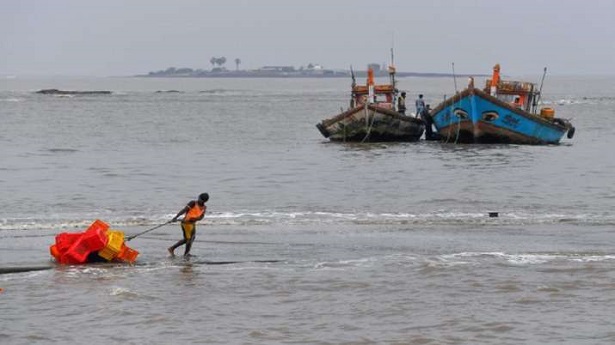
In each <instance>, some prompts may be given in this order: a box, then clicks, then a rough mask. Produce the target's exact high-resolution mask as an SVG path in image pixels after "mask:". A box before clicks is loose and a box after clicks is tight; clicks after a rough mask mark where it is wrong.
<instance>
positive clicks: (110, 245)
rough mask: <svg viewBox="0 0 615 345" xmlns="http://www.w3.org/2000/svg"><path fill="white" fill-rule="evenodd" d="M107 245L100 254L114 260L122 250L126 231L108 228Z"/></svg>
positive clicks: (108, 259)
mask: <svg viewBox="0 0 615 345" xmlns="http://www.w3.org/2000/svg"><path fill="white" fill-rule="evenodd" d="M107 238H108V241H107V245H106V246H105V247H104V248H103V249H101V250H100V251H99V252H98V256H100V257H102V258H104V259H106V260H107V261H111V260H113V259H114V258H115V257H116V256H117V255H118V254H119V253H120V251H121V250H122V245H123V244H124V232H122V231H119V230H107Z"/></svg>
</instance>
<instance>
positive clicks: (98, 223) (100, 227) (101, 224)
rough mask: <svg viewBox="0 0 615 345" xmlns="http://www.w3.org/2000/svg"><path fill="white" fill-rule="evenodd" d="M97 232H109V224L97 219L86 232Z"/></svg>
mask: <svg viewBox="0 0 615 345" xmlns="http://www.w3.org/2000/svg"><path fill="white" fill-rule="evenodd" d="M97 230H102V231H107V230H109V224H107V223H105V222H103V221H102V220H100V219H96V220H95V221H94V222H93V223H92V224H91V225H90V226H89V227H88V229H87V230H86V231H85V232H90V231H97Z"/></svg>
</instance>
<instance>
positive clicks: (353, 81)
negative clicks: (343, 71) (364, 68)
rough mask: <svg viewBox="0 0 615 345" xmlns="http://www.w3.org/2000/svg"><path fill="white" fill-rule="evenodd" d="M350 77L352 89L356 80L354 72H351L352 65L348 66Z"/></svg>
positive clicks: (355, 84)
mask: <svg viewBox="0 0 615 345" xmlns="http://www.w3.org/2000/svg"><path fill="white" fill-rule="evenodd" d="M350 77H351V78H352V87H353V88H354V87H355V86H357V80H356V79H355V77H354V71H353V70H352V65H350Z"/></svg>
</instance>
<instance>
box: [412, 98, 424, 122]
mask: <svg viewBox="0 0 615 345" xmlns="http://www.w3.org/2000/svg"><path fill="white" fill-rule="evenodd" d="M414 105H416V117H419V116H421V114H422V113H423V110H424V109H425V101H424V100H423V95H419V99H417V100H416V102H414Z"/></svg>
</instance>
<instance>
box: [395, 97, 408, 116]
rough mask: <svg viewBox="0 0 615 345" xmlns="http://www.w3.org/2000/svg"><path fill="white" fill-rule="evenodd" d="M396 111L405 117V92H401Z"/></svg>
mask: <svg viewBox="0 0 615 345" xmlns="http://www.w3.org/2000/svg"><path fill="white" fill-rule="evenodd" d="M397 111H398V112H399V113H400V114H402V115H406V91H402V93H401V96H399V98H398V99H397Z"/></svg>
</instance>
